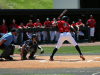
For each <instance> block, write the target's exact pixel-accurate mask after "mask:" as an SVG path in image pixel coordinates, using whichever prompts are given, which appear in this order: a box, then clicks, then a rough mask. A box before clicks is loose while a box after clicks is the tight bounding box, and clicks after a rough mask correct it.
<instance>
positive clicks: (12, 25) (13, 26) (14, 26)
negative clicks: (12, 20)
mask: <svg viewBox="0 0 100 75" xmlns="http://www.w3.org/2000/svg"><path fill="white" fill-rule="evenodd" d="M10 27H11V28H18V25H17V24H11V25H10Z"/></svg>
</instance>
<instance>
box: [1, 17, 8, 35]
mask: <svg viewBox="0 0 100 75" xmlns="http://www.w3.org/2000/svg"><path fill="white" fill-rule="evenodd" d="M0 32H1V35H2V36H3V35H5V34H6V33H7V32H8V28H7V25H5V20H4V19H3V24H2V25H0Z"/></svg>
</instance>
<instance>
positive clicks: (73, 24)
mask: <svg viewBox="0 0 100 75" xmlns="http://www.w3.org/2000/svg"><path fill="white" fill-rule="evenodd" d="M70 26H73V27H76V24H75V25H74V24H73V23H72V24H71V25H70ZM70 32H74V30H70Z"/></svg>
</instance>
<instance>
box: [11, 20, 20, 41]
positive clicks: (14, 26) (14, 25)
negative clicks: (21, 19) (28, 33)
mask: <svg viewBox="0 0 100 75" xmlns="http://www.w3.org/2000/svg"><path fill="white" fill-rule="evenodd" d="M12 28H16V29H18V25H17V24H16V21H15V19H13V21H12V24H11V25H10V29H12ZM14 43H17V36H14Z"/></svg>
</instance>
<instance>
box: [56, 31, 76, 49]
mask: <svg viewBox="0 0 100 75" xmlns="http://www.w3.org/2000/svg"><path fill="white" fill-rule="evenodd" d="M65 40H67V41H69V42H70V43H71V44H72V45H74V46H76V45H77V43H76V42H75V40H74V38H73V37H72V36H71V34H70V32H63V33H60V36H59V40H58V42H57V46H56V48H57V49H59V48H60V47H61V45H62V43H63V42H64V41H65Z"/></svg>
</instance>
